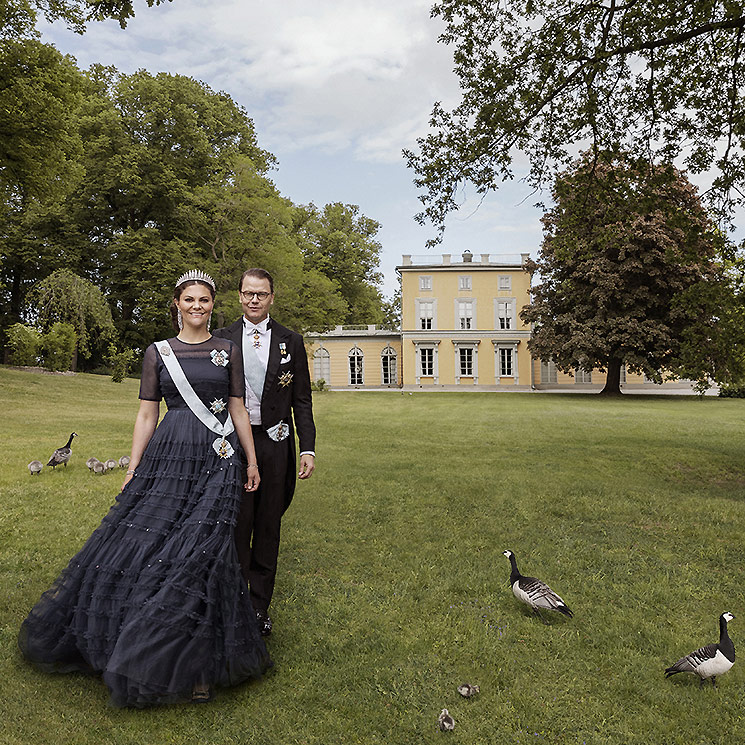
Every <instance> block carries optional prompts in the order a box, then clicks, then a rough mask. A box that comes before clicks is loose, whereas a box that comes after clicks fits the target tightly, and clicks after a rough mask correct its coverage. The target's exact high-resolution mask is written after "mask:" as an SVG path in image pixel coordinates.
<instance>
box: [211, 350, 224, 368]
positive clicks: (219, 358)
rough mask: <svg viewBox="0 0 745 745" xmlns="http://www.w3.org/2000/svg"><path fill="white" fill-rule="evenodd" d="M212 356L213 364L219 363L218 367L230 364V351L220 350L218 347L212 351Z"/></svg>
mask: <svg viewBox="0 0 745 745" xmlns="http://www.w3.org/2000/svg"><path fill="white" fill-rule="evenodd" d="M210 357H212V364H213V365H217V367H227V366H228V353H227V352H226V351H224V350H220V351H219V352H218V351H217V350H216V349H213V350H212V351H211V352H210Z"/></svg>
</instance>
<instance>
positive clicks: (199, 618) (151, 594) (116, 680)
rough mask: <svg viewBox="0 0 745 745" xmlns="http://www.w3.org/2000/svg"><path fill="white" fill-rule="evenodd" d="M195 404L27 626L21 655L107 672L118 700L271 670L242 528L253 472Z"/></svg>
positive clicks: (162, 698) (172, 420)
mask: <svg viewBox="0 0 745 745" xmlns="http://www.w3.org/2000/svg"><path fill="white" fill-rule="evenodd" d="M215 438H216V435H215V434H214V433H212V432H210V431H209V430H208V429H207V428H206V427H205V426H204V425H203V424H201V423H200V422H199V421H198V420H197V419H196V417H195V416H194V415H193V414H192V413H191V411H189V410H188V409H171V410H169V411H168V412H167V413H166V415H165V417H164V418H163V421H162V422H161V424H160V425H159V426H158V428H157V429H156V431H155V433H154V435H153V437H152V438H151V440H150V442H149V444H148V446H147V449H146V451H145V453H144V455H143V458H142V460H141V462H140V465H139V466H138V467H137V469H136V470H137V474H136V475H135V476H134V478H133V479H132V480H131V481H130V482H129V483H128V484H127V486H126V487H125V489H124V490H123V491H122V493H121V494H120V495H119V496H118V497H117V501H116V504H115V505H114V506H113V507H112V508H111V510H110V511H109V513H108V514H107V515H106V517H105V518H104V519H103V521H102V522H101V525H100V526H99V527H98V528H97V529H96V530H95V531H94V533H93V535H91V537H90V538H89V539H88V541H87V542H86V543H85V545H84V546H83V548H82V549H81V550H80V551H79V552H78V553H77V554H76V555H75V556H74V557H73V559H72V560H71V561H70V563H69V564H68V566H67V568H66V569H65V570H64V571H63V572H62V574H60V576H59V577H58V578H57V580H56V581H55V582H54V584H53V585H52V587H51V588H50V589H49V590H47V592H45V593H44V594H43V595H42V597H41V599H40V600H39V602H38V603H37V604H36V605H35V606H34V608H33V609H32V610H31V612H30V614H29V615H28V617H27V618H26V620H25V621H24V622H23V624H22V626H21V631H20V634H19V640H18V643H19V647H20V649H21V652H22V653H23V655H24V657H26V658H27V659H28V660H30V661H31V662H33V663H34V664H35V665H37V666H38V667H39V668H41V669H42V670H45V671H49V672H71V671H84V672H91V673H100V674H101V675H102V676H103V680H104V682H105V683H106V685H107V686H108V688H109V690H110V691H111V702H112V704H114V705H115V706H137V707H141V706H149V705H154V704H168V703H176V702H180V701H189V700H192V698H193V693H194V691H195V689H200V690H207V691H209V695H212V693H213V692H214V690H215V688H216V687H219V686H231V685H236V684H238V683H241V682H243V681H245V680H247V679H249V678H253V677H258V676H260V675H261V674H262V673H263V672H264V671H266V669H267V668H268V667H269V666H271V661H270V659H269V655H268V652H267V650H266V646H265V645H264V641H263V639H262V638H261V635H260V632H259V628H258V625H257V622H256V617H255V613H254V610H253V607H252V606H251V601H250V599H249V594H248V589H247V587H246V584H245V581H244V580H243V578H242V576H241V571H240V566H239V564H238V557H237V554H236V549H235V541H234V528H235V522H236V516H237V514H238V507H239V501H240V499H241V495H242V494H243V493H244V492H243V483H244V482H245V474H243V473H242V472H241V470H242V469H241V467H240V456H239V454H238V452H237V450H238V445H237V442H236V438H235V434H233V435H231V436H230V437H229V438H228V439H229V440H230V441H231V444H232V446H233V447H234V448H235V450H236V452H235V454H234V455H233V456H231V457H230V458H226V459H223V458H220V457H219V456H218V455H217V453H216V452H215V451H214V450H213V448H212V442H213V441H214V440H215Z"/></svg>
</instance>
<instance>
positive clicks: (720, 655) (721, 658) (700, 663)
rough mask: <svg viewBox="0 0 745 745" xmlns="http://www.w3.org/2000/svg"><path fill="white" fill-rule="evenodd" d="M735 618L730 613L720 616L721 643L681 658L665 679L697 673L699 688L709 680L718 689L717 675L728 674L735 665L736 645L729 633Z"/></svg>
mask: <svg viewBox="0 0 745 745" xmlns="http://www.w3.org/2000/svg"><path fill="white" fill-rule="evenodd" d="M733 618H734V616H733V615H732V614H731V613H730V612H729V611H727V612H725V613H722V615H721V616H719V642H718V643H717V644H707V645H706V646H705V647H701V648H700V649H697V650H696V651H695V652H691V653H690V654H687V655H686V656H685V657H681V658H680V659H679V660H678V661H677V662H676V663H675V664H674V665H670V667H668V668H667V669H666V670H665V677H666V678H669V677H670V676H671V675H675V673H695V674H696V675H698V677H699V678H700V679H701V680H700V683H699V687H701V686H703V684H704V683H705V682H706V681H707V680H709V679H710V680H711V684H712V685H713V686H714V688H716V686H717V675H723V674H724V673H726V672H727V671H728V670H729V669H730V668H731V667H732V665H734V664H735V645H734V644H733V643H732V639H730V638H729V634H728V633H727V623H728V622H729V621H731V620H732V619H733Z"/></svg>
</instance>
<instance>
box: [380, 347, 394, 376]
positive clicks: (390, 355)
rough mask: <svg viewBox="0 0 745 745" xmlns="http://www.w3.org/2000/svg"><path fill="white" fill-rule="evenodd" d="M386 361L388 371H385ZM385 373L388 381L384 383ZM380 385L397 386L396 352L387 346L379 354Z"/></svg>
mask: <svg viewBox="0 0 745 745" xmlns="http://www.w3.org/2000/svg"><path fill="white" fill-rule="evenodd" d="M386 359H387V360H388V369H387V370H386V364H385V360H386ZM386 373H387V375H388V380H387V381H386ZM380 384H381V385H397V384H398V355H397V354H396V350H395V349H394V348H393V347H392V346H391V345H390V344H389V345H388V346H386V347H384V348H383V350H382V351H381V353H380Z"/></svg>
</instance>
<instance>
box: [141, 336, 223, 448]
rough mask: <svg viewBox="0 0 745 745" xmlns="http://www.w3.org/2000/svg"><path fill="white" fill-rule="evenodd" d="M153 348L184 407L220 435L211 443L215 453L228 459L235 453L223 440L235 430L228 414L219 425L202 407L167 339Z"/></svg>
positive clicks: (203, 406)
mask: <svg viewBox="0 0 745 745" xmlns="http://www.w3.org/2000/svg"><path fill="white" fill-rule="evenodd" d="M155 348H156V349H157V350H158V352H160V357H161V359H162V360H163V364H164V365H165V366H166V370H168V373H169V374H170V376H171V380H173V383H174V385H175V386H176V388H178V392H179V393H180V394H181V398H183V399H184V401H185V402H186V405H187V406H188V407H189V408H190V409H191V411H192V413H193V414H194V416H195V417H196V418H197V419H199V421H200V422H202V424H204V426H205V427H207V429H209V430H212V432H214V433H215V434H218V435H220V437H218V438H217V439H216V440H215V441H214V442H213V443H212V447H213V448H214V450H215V452H216V453H217V454H218V455H219V456H220V457H221V458H229V457H230V456H231V455H232V454H233V453H234V452H235V451H234V450H233V446H232V445H231V444H230V443H229V442H228V441H227V440H226V439H225V437H226V436H227V435H229V434H230V433H231V432H233V431H234V430H235V427H234V426H233V420H232V419H231V418H230V414H228V418H227V419H226V420H225V424H220V420H219V419H218V418H217V417H216V416H215V415H214V414H213V413H212V412H211V411H210V410H209V409H208V408H207V407H206V406H205V405H204V403H203V402H202V400H201V399H200V398H199V396H197V394H196V393H195V392H194V389H193V388H192V387H191V383H190V382H189V381H188V379H187V377H186V375H185V374H184V370H183V368H182V367H181V364H180V363H179V361H178V359H177V358H176V354H175V352H174V351H173V348H172V347H171V345H170V344H169V343H168V340H167V339H164V340H163V341H156V342H155Z"/></svg>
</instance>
